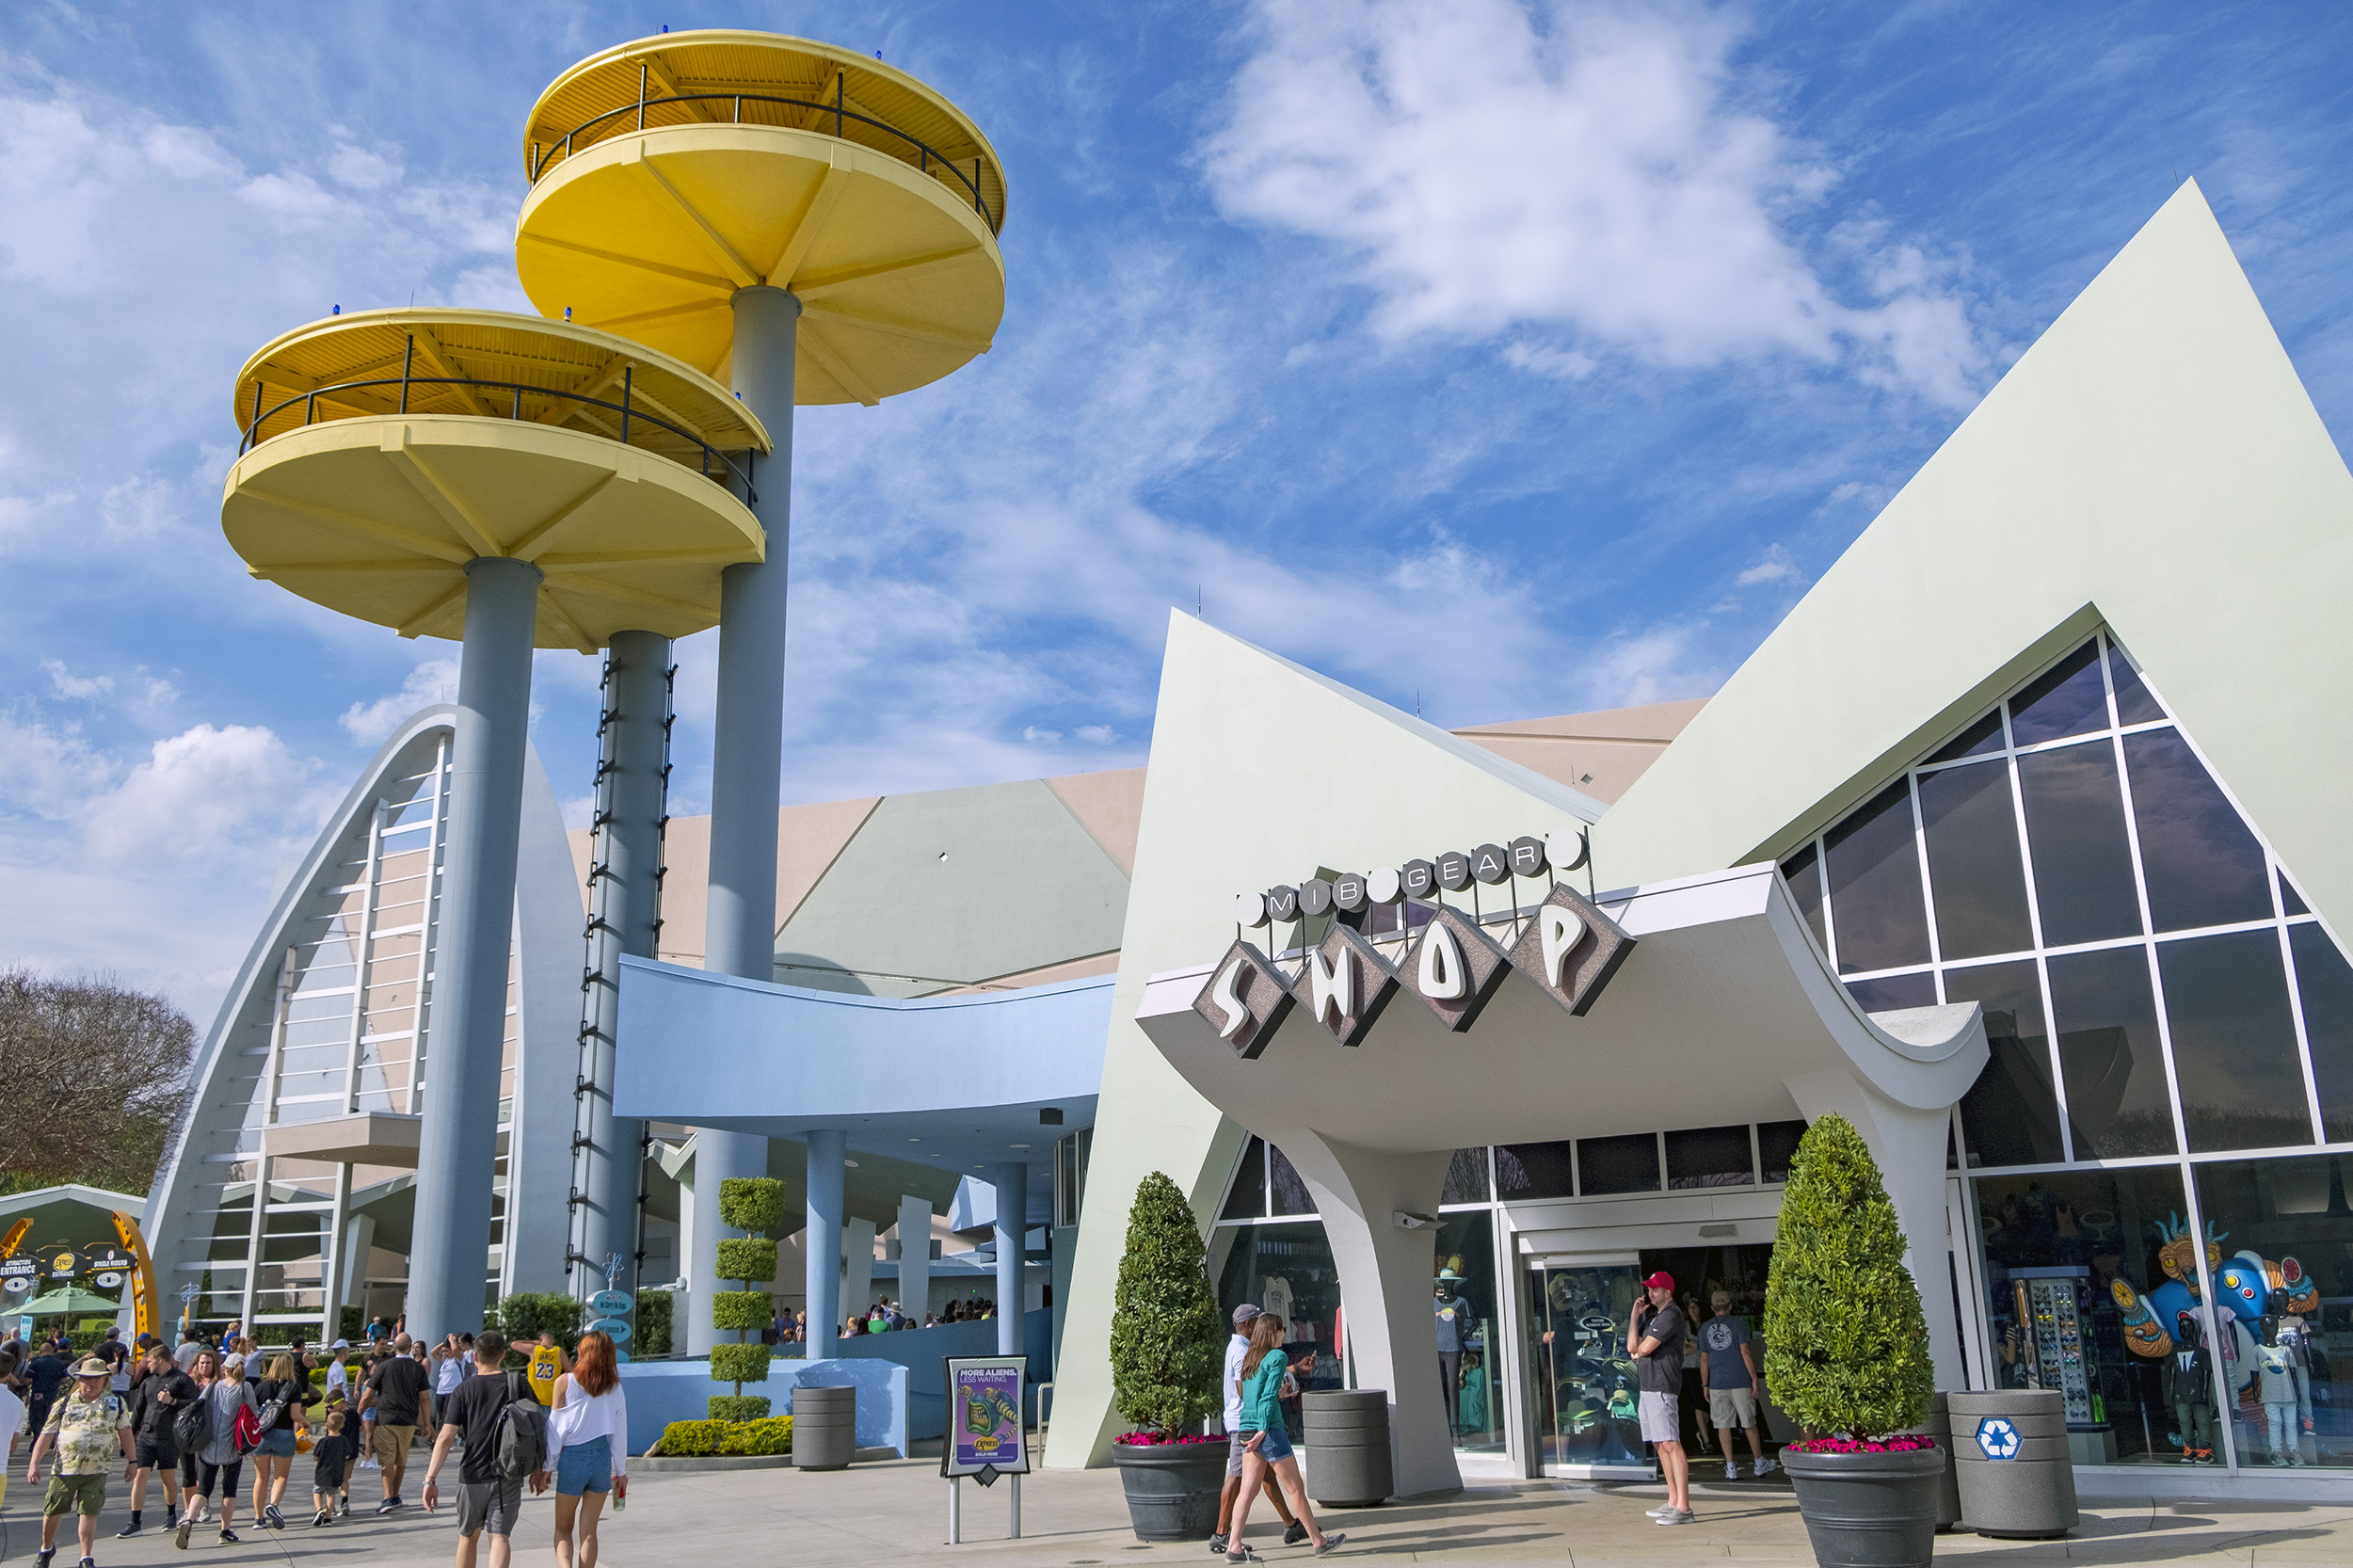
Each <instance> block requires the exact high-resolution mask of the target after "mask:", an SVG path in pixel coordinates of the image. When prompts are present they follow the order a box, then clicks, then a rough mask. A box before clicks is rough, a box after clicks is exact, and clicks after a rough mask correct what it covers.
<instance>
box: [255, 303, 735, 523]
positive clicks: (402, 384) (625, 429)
mask: <svg viewBox="0 0 2353 1568" xmlns="http://www.w3.org/2000/svg"><path fill="white" fill-rule="evenodd" d="M415 352H416V339H414V338H410V339H409V340H408V351H407V352H406V353H405V354H404V355H403V356H402V360H401V373H400V374H399V375H398V376H377V377H374V378H371V379H368V380H364V381H338V382H336V383H335V384H334V385H332V386H326V387H313V388H312V389H311V390H310V391H309V392H296V394H295V395H294V396H292V397H288V398H283V399H281V400H280V401H279V402H277V403H273V404H271V405H270V406H269V407H268V408H263V407H262V383H261V381H260V380H259V379H258V378H257V379H256V380H255V381H254V383H253V412H252V416H251V417H250V418H249V419H248V420H247V422H246V424H245V428H244V431H243V432H242V436H241V439H240V440H238V442H237V456H240V457H242V456H245V454H246V453H247V452H248V451H250V450H252V449H253V448H254V447H256V446H258V445H260V444H261V443H262V442H263V441H264V440H271V439H273V437H274V436H277V435H284V434H286V433H287V432H286V431H276V432H272V433H271V435H264V434H263V433H262V427H263V426H264V425H265V424H268V423H269V422H270V421H271V420H273V419H276V418H277V417H278V416H279V415H280V414H281V413H284V412H285V411H286V410H287V409H288V408H293V407H294V406H295V405H296V404H297V403H299V404H301V405H302V424H301V425H300V426H298V427H295V426H290V427H289V428H290V429H291V428H304V429H307V428H309V427H310V426H311V425H312V424H313V423H321V422H319V421H318V418H317V415H318V406H319V401H320V399H322V398H332V396H333V394H334V393H336V392H360V391H363V390H366V389H369V388H375V387H398V388H399V389H400V406H399V408H397V409H394V410H392V411H393V412H395V413H401V414H405V413H408V412H409V408H408V393H409V389H410V388H412V387H488V388H490V389H492V390H494V391H498V392H507V393H509V394H510V395H511V399H512V401H511V404H510V406H509V408H508V411H507V413H506V414H505V415H504V417H505V418H508V419H513V420H517V421H520V420H521V418H522V417H523V398H524V396H525V395H526V394H528V395H529V396H532V397H536V398H550V399H553V400H556V401H559V402H564V403H577V404H580V405H582V406H583V407H585V408H605V409H609V410H611V411H612V412H614V413H616V414H618V415H620V416H621V434H620V437H619V440H620V443H621V444H622V445H623V446H627V445H629V444H630V439H629V435H630V428H631V426H632V424H650V425H653V426H655V427H657V428H659V429H663V430H667V431H668V432H669V433H670V434H672V435H674V436H676V437H678V438H679V439H680V440H683V441H685V442H686V443H687V444H689V445H691V446H693V447H694V448H695V449H696V451H698V452H700V453H701V454H702V476H703V477H704V478H706V479H711V480H713V481H714V482H715V483H717V484H719V485H721V486H722V487H725V486H726V485H727V482H728V478H734V479H737V480H740V481H741V482H742V483H743V487H744V501H745V502H747V503H754V502H757V501H759V499H760V492H759V491H758V490H757V489H755V488H753V485H752V465H753V454H752V453H751V451H750V450H749V449H746V450H745V451H744V461H743V463H742V464H741V465H738V464H737V463H736V461H735V460H734V459H733V458H731V457H729V456H728V455H727V454H726V453H724V452H722V451H720V450H719V449H718V448H717V447H715V446H713V445H712V444H711V443H710V442H709V441H707V440H703V438H702V437H700V436H697V435H696V434H695V433H694V432H693V431H692V430H688V429H686V428H684V427H682V426H680V425H678V424H672V423H671V422H670V421H668V420H666V419H664V418H662V417H661V416H660V415H658V414H649V413H647V412H646V411H644V410H643V409H642V408H632V407H631V404H632V400H633V396H634V387H633V385H632V383H633V382H634V380H635V377H636V374H637V373H636V370H635V368H634V367H631V368H628V369H625V370H623V371H622V372H621V400H620V401H619V402H618V403H616V402H613V401H612V400H611V399H609V398H602V397H585V396H583V395H582V394H580V393H578V392H559V391H557V390H556V389H554V388H552V387H535V386H532V385H530V384H528V383H527V382H522V381H493V380H488V379H485V378H483V377H480V376H413V375H411V374H409V369H408V366H409V362H410V357H411V356H413V355H414V353H415ZM344 401H345V404H346V406H350V404H349V400H348V399H346V400H344ZM381 412H383V410H380V409H365V408H362V409H360V411H359V412H358V413H355V414H351V415H346V416H344V417H346V418H365V417H368V416H369V415H370V414H377V413H381ZM472 414H473V416H474V417H476V418H481V419H497V418H500V417H502V416H500V415H498V414H495V413H486V412H484V411H483V410H482V409H481V408H474V409H472ZM329 422H331V417H330V421H329ZM605 439H606V440H613V439H614V438H613V437H611V436H607V437H606V438H605ZM714 462H715V463H716V464H717V465H718V467H719V469H720V470H721V472H720V473H718V474H713V473H712V464H713V463H714Z"/></svg>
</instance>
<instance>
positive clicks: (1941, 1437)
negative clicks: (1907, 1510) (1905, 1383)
mask: <svg viewBox="0 0 2353 1568" xmlns="http://www.w3.org/2000/svg"><path fill="white" fill-rule="evenodd" d="M1929 1436H1930V1437H1933V1438H1935V1439H1936V1446H1937V1447H1938V1448H1942V1449H1944V1450H1945V1470H1944V1473H1943V1474H1942V1475H1941V1476H1939V1477H1938V1478H1937V1483H1936V1533H1937V1534H1939V1535H1942V1534H1944V1533H1945V1531H1946V1530H1948V1529H1951V1528H1953V1527H1954V1526H1955V1525H1958V1524H1960V1523H1961V1485H1960V1482H1959V1481H1958V1480H1956V1479H1955V1477H1954V1474H1953V1468H1954V1466H1953V1421H1952V1413H1951V1411H1950V1410H1949V1409H1948V1408H1947V1407H1946V1405H1945V1396H1944V1395H1943V1394H1941V1393H1940V1394H1938V1395H1937V1396H1936V1400H1935V1402H1934V1403H1933V1404H1931V1405H1930V1406H1929Z"/></svg>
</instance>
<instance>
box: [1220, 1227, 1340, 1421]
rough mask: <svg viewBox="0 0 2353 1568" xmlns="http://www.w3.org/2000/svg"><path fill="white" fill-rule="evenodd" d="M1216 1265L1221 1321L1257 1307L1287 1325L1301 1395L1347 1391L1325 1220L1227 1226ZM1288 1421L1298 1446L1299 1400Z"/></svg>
mask: <svg viewBox="0 0 2353 1568" xmlns="http://www.w3.org/2000/svg"><path fill="white" fill-rule="evenodd" d="M1209 1262H1210V1267H1211V1269H1212V1271H1213V1272H1214V1275H1215V1277H1216V1279H1217V1304H1218V1316H1219V1317H1220V1318H1221V1319H1223V1320H1226V1321H1231V1320H1232V1319H1233V1313H1234V1308H1236V1307H1237V1306H1240V1305H1241V1304H1242V1303H1244V1302H1249V1303H1251V1304H1253V1305H1255V1306H1257V1307H1259V1308H1260V1309H1262V1310H1264V1311H1267V1312H1272V1313H1273V1314H1274V1315H1275V1316H1276V1317H1279V1318H1281V1319H1282V1320H1283V1322H1284V1325H1285V1328H1284V1336H1283V1348H1284V1351H1285V1352H1287V1353H1288V1354H1289V1357H1290V1362H1291V1372H1292V1376H1293V1380H1294V1381H1295V1382H1296V1383H1297V1384H1298V1386H1299V1390H1300V1392H1301V1393H1303V1394H1306V1393H1313V1392H1316V1391H1318V1390H1320V1389H1326V1388H1341V1387H1345V1386H1346V1384H1345V1382H1344V1381H1343V1375H1342V1368H1341V1367H1340V1360H1339V1357H1338V1356H1337V1354H1335V1353H1334V1352H1333V1343H1334V1333H1335V1330H1336V1329H1337V1326H1338V1323H1339V1313H1340V1279H1339V1272H1338V1270H1337V1268H1335V1267H1334V1265H1333V1262H1332V1246H1331V1243H1330V1242H1329V1241H1327V1240H1325V1239H1324V1234H1323V1223H1322V1222H1321V1221H1320V1220H1303V1221H1286V1222H1281V1223H1277V1224H1256V1225H1220V1226H1218V1227H1217V1229H1216V1230H1215V1231H1214V1232H1213V1233H1212V1234H1211V1242H1210V1257H1209ZM1283 1416H1284V1421H1285V1423H1286V1424H1287V1425H1288V1426H1289V1429H1290V1435H1291V1439H1292V1441H1294V1442H1296V1441H1298V1440H1299V1439H1300V1436H1301V1427H1300V1407H1299V1400H1296V1399H1287V1400H1284V1401H1283Z"/></svg>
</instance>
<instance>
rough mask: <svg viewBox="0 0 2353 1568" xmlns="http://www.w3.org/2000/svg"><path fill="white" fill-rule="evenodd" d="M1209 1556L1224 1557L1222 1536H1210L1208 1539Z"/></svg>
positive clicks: (1223, 1538) (1223, 1539)
mask: <svg viewBox="0 0 2353 1568" xmlns="http://www.w3.org/2000/svg"><path fill="white" fill-rule="evenodd" d="M1209 1555H1210V1556H1211V1557H1224V1556H1225V1537H1224V1536H1222V1535H1212V1536H1211V1537H1209Z"/></svg>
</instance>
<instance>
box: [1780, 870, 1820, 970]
mask: <svg viewBox="0 0 2353 1568" xmlns="http://www.w3.org/2000/svg"><path fill="white" fill-rule="evenodd" d="M1781 874H1782V875H1783V876H1784V877H1785V878H1786V879H1787V880H1788V883H1789V896H1790V897H1791V898H1794V899H1796V900H1797V901H1798V912H1799V913H1800V914H1801V915H1803V916H1804V917H1805V923H1806V924H1807V925H1809V926H1811V927H1813V928H1814V939H1815V940H1816V941H1817V942H1818V943H1820V944H1821V947H1822V951H1823V952H1829V951H1830V937H1829V936H1828V935H1827V934H1826V933H1825V932H1824V931H1823V929H1822V868H1821V867H1820V866H1819V865H1817V863H1816V861H1815V856H1814V846H1813V845H1812V844H1808V845H1806V846H1805V848H1803V849H1801V850H1800V851H1798V853H1797V854H1795V855H1793V856H1790V857H1789V858H1788V859H1786V860H1784V861H1783V862H1782V863H1781Z"/></svg>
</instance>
